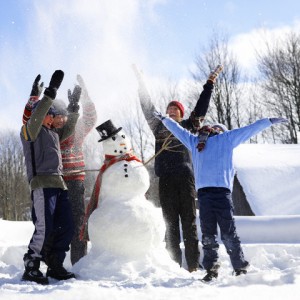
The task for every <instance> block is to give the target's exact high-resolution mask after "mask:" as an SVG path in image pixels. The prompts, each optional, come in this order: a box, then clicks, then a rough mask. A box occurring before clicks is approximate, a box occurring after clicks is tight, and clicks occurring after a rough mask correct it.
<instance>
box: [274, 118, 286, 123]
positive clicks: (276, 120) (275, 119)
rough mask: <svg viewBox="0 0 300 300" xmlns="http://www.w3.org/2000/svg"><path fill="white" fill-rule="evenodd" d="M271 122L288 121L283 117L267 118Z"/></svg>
mask: <svg viewBox="0 0 300 300" xmlns="http://www.w3.org/2000/svg"><path fill="white" fill-rule="evenodd" d="M269 120H270V122H271V123H272V124H279V123H288V122H289V121H288V120H287V119H285V118H269Z"/></svg>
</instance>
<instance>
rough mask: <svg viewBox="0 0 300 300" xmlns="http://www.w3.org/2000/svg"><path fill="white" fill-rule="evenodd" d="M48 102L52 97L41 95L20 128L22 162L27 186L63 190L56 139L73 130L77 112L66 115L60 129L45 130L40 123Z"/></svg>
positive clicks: (58, 148) (64, 185) (64, 186)
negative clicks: (37, 103)
mask: <svg viewBox="0 0 300 300" xmlns="http://www.w3.org/2000/svg"><path fill="white" fill-rule="evenodd" d="M51 105H52V99H51V98H49V97H47V96H44V97H43V98H42V100H41V101H40V104H39V105H38V106H37V108H36V109H35V110H34V112H33V114H32V116H31V118H30V120H29V121H28V122H27V124H26V125H24V126H23V127H22V129H21V141H22V144H23V151H24V156H25V162H26V169H27V177H28V181H29V183H30V189H31V190H34V189H37V188H62V189H67V187H66V184H65V182H64V180H63V177H62V159H61V152H60V142H61V141H63V140H65V139H66V138H68V137H69V136H70V135H72V134H73V133H74V130H75V125H76V122H77V119H78V117H79V114H78V113H71V114H69V117H68V121H67V123H66V125H65V126H64V127H63V128H62V129H49V128H47V127H45V126H43V125H42V123H43V120H44V118H45V116H46V114H47V112H48V110H49V108H50V106H51Z"/></svg>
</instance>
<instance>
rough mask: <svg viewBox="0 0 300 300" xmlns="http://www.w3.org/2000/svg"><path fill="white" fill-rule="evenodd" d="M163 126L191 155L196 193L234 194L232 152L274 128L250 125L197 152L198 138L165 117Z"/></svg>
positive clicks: (213, 140)
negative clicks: (215, 190)
mask: <svg viewBox="0 0 300 300" xmlns="http://www.w3.org/2000/svg"><path fill="white" fill-rule="evenodd" d="M162 122H163V124H164V125H165V126H166V127H167V128H168V130H169V131H171V132H172V133H173V134H174V136H176V138H177V139H178V140H180V141H181V143H182V144H184V145H185V146H186V147H187V148H188V149H189V150H190V151H191V154H192V161H193V169H194V175H195V187H196V190H198V189H200V188H204V187H224V188H228V189H229V190H230V191H232V187H233V179H234V173H235V170H234V167H233V149H234V148H235V147H237V146H238V145H240V144H241V143H243V142H245V141H247V140H249V139H250V138H251V137H252V136H254V135H256V134H258V133H259V132H261V131H263V130H264V129H266V128H268V127H270V126H271V125H272V123H271V121H270V120H269V119H268V118H266V119H261V120H258V121H256V122H255V123H253V124H250V125H248V126H245V127H242V128H238V129H233V130H230V131H225V132H224V133H222V134H218V135H215V136H212V137H209V138H208V140H207V142H206V145H205V148H204V150H202V151H201V152H199V151H198V149H197V145H198V143H199V137H198V135H194V134H191V133H190V132H189V131H187V130H185V129H184V128H182V127H181V126H180V125H179V124H178V123H177V122H175V121H173V120H172V119H170V118H168V117H166V118H165V119H164V120H163V121H162Z"/></svg>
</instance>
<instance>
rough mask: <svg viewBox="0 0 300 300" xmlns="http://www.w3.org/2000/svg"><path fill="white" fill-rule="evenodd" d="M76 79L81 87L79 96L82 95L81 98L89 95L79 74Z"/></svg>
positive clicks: (86, 97)
mask: <svg viewBox="0 0 300 300" xmlns="http://www.w3.org/2000/svg"><path fill="white" fill-rule="evenodd" d="M77 81H78V83H79V85H80V87H81V96H82V98H83V99H88V98H89V95H88V92H87V89H86V86H85V83H84V81H83V79H82V77H81V76H80V75H79V74H78V75H77Z"/></svg>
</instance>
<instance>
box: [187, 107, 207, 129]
mask: <svg viewBox="0 0 300 300" xmlns="http://www.w3.org/2000/svg"><path fill="white" fill-rule="evenodd" d="M190 119H191V121H192V124H193V127H194V128H195V129H196V130H199V129H200V128H201V127H202V124H203V122H204V117H203V116H202V117H196V114H195V111H192V112H191V116H190Z"/></svg>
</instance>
